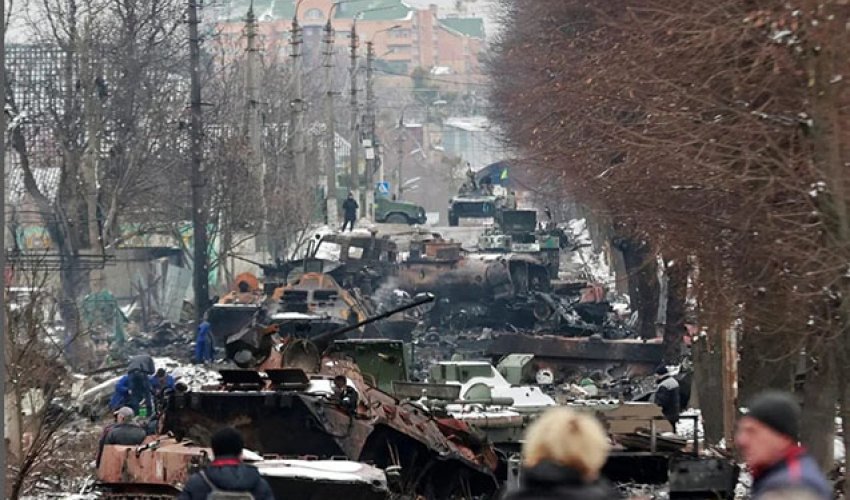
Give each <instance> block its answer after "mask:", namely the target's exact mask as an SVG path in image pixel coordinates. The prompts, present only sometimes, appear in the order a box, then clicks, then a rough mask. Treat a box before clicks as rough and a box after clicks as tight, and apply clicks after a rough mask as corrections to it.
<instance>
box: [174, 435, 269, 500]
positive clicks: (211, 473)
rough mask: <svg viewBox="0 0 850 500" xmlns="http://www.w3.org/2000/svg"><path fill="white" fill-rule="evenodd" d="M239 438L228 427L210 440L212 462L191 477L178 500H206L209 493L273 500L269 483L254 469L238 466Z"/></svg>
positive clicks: (240, 453)
mask: <svg viewBox="0 0 850 500" xmlns="http://www.w3.org/2000/svg"><path fill="white" fill-rule="evenodd" d="M243 447H244V445H243V442H242V436H241V435H240V434H239V431H237V430H236V429H234V428H232V427H225V428H224V429H221V430H220V431H218V432H216V433H215V434H214V435H213V437H212V449H213V456H214V458H215V460H213V462H212V463H211V464H210V465H209V466H207V467H206V468H204V470H202V471H200V472H196V473H195V474H192V476H191V477H190V478H189V480H188V481H186V486H184V487H183V491H182V492H180V495H179V496H178V497H177V498H178V500H206V498H207V495H209V494H210V492H211V491H212V489H211V488H210V486H209V484H208V483H207V481H209V482H210V483H212V484H213V485H214V486H215V487H216V488H217V489H220V490H224V491H227V492H237V493H243V492H244V493H250V494H251V495H253V497H254V499H255V500H275V498H274V495H273V494H272V490H271V488H270V487H269V483H267V482H266V480H265V479H263V478H262V477H260V473H259V471H257V469H256V467H253V466H250V465H247V464H244V463H242V459H241V458H240V457H241V456H242V448H243ZM201 474H204V475H205V476H206V478H204V476H202V475H201Z"/></svg>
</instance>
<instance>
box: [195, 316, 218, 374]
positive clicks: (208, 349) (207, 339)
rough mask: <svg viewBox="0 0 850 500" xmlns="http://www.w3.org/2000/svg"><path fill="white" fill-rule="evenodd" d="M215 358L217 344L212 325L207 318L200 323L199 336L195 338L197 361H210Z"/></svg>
mask: <svg viewBox="0 0 850 500" xmlns="http://www.w3.org/2000/svg"><path fill="white" fill-rule="evenodd" d="M214 359H215V344H214V343H213V336H212V327H211V326H210V322H209V321H207V320H206V318H205V319H204V320H203V321H202V322H201V324H200V325H198V336H197V337H196V338H195V363H197V364H202V363H210V362H212V361H213V360H214Z"/></svg>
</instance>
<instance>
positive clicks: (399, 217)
mask: <svg viewBox="0 0 850 500" xmlns="http://www.w3.org/2000/svg"><path fill="white" fill-rule="evenodd" d="M387 224H409V222H408V220H407V216H406V215H404V214H390V215H388V216H387Z"/></svg>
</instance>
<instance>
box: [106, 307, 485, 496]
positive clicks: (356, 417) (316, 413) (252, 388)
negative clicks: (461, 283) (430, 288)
mask: <svg viewBox="0 0 850 500" xmlns="http://www.w3.org/2000/svg"><path fill="white" fill-rule="evenodd" d="M432 300H433V297H425V298H421V299H419V300H416V301H414V302H413V303H412V304H408V305H405V306H403V307H400V308H397V309H394V310H391V311H388V312H386V313H384V314H381V315H379V316H376V317H372V318H367V319H366V320H364V321H360V322H358V323H355V324H352V325H348V326H345V327H341V328H339V329H336V330H333V331H328V332H325V333H321V334H319V335H316V336H312V338H311V340H306V339H303V338H296V337H293V336H291V335H281V334H280V330H279V329H278V328H276V327H275V325H273V324H253V325H251V327H250V328H251V329H253V330H254V331H255V335H243V336H241V337H239V338H238V339H233V341H232V343H233V344H235V345H233V346H231V345H229V346H228V349H227V352H228V354H229V355H230V356H231V358H232V360H233V361H234V362H235V363H236V364H237V365H238V366H239V367H240V368H239V369H228V370H221V371H220V374H221V382H220V384H217V385H215V386H213V387H204V388H202V389H200V390H190V391H187V392H181V393H173V394H171V395H169V396H168V397H167V398H166V400H165V404H164V411H163V414H162V416H161V417H160V420H159V422H158V426H159V428H158V436H150V437H148V438H147V440H146V441H145V443H144V444H142V445H140V446H118V445H111V446H106V447H105V449H104V455H103V460H102V462H101V466H100V469H99V470H98V479H99V481H100V487H101V489H102V490H103V491H104V492H106V494H107V495H111V496H113V497H118V498H157V497H158V496H161V497H163V498H165V497H168V496H172V495H174V494H175V493H177V492H178V491H180V489H181V488H182V485H183V484H184V483H185V481H186V479H187V477H188V476H189V475H190V474H191V472H192V471H193V470H196V469H198V468H200V467H202V466H204V465H205V464H207V463H208V462H209V461H210V460H211V456H210V455H211V452H210V450H209V448H207V445H208V444H209V442H210V438H211V435H212V434H213V433H214V432H215V431H216V430H217V429H219V428H221V427H224V426H233V427H235V428H237V429H238V430H239V431H240V432H241V433H242V434H243V437H244V440H245V447H246V449H247V450H252V451H253V452H256V453H257V454H258V456H256V457H255V458H257V459H259V460H257V462H256V464H255V465H257V467H258V468H259V470H260V472H261V474H263V476H264V477H266V478H267V479H268V480H269V482H270V484H271V486H272V488H273V490H274V493H275V495H276V497H277V498H286V499H319V498H331V497H332V496H345V498H347V499H349V498H350V499H361V498H363V499H377V498H389V496H390V494H391V492H392V494H393V495H396V496H397V495H402V496H417V495H418V496H421V497H423V498H458V497H463V498H470V497H479V498H488V497H492V496H493V495H495V494H496V492H497V487H498V486H497V485H498V483H497V480H496V477H495V471H496V469H497V467H498V463H499V462H498V457H497V455H496V453H495V451H494V449H493V447H492V446H491V445H490V444H489V443H487V442H486V440H482V439H481V438H479V437H476V435H475V434H473V432H472V431H471V430H470V428H469V427H468V426H467V425H466V424H464V423H463V422H461V421H458V420H456V419H453V418H450V417H443V418H440V417H437V416H435V415H433V414H431V413H430V412H429V411H427V410H426V409H425V408H423V407H421V406H419V405H418V404H415V403H411V402H404V401H399V400H398V399H395V398H394V397H392V396H390V395H389V394H387V393H385V392H383V391H381V390H380V389H378V388H377V387H376V384H374V383H372V382H371V381H369V380H367V379H366V377H364V375H363V374H362V373H361V371H360V370H359V368H358V367H357V365H356V364H355V363H353V362H352V361H351V360H350V359H348V358H346V357H344V356H341V355H323V354H322V353H323V352H325V350H326V348H327V347H328V346H329V345H330V344H331V343H332V342H333V341H334V340H336V339H340V338H342V337H343V336H344V335H345V334H346V333H347V332H348V331H350V330H352V329H356V328H359V327H362V326H365V325H366V324H368V323H371V322H374V321H378V320H380V319H382V318H385V317H388V316H390V315H392V314H395V313H398V312H401V311H403V310H406V309H408V308H413V307H419V306H421V305H423V304H425V303H427V302H430V301H432ZM340 375H341V376H344V377H345V380H346V384H347V386H348V387H350V388H352V389H353V390H354V391H355V392H356V394H357V402H356V404H355V405H350V404H347V402H346V401H343V400H342V399H341V398H339V397H338V396H337V395H336V392H335V391H334V388H333V386H334V378H335V377H337V376H340ZM348 401H350V399H349V400H348Z"/></svg>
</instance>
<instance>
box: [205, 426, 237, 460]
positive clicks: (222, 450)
mask: <svg viewBox="0 0 850 500" xmlns="http://www.w3.org/2000/svg"><path fill="white" fill-rule="evenodd" d="M244 447H245V443H244V442H243V441H242V435H241V434H239V431H237V430H236V429H234V428H233V427H225V428H224V429H221V430H220V431H218V432H216V433H215V434H213V437H212V449H213V455H215V458H220V457H238V456H240V455H242V448H244Z"/></svg>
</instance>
